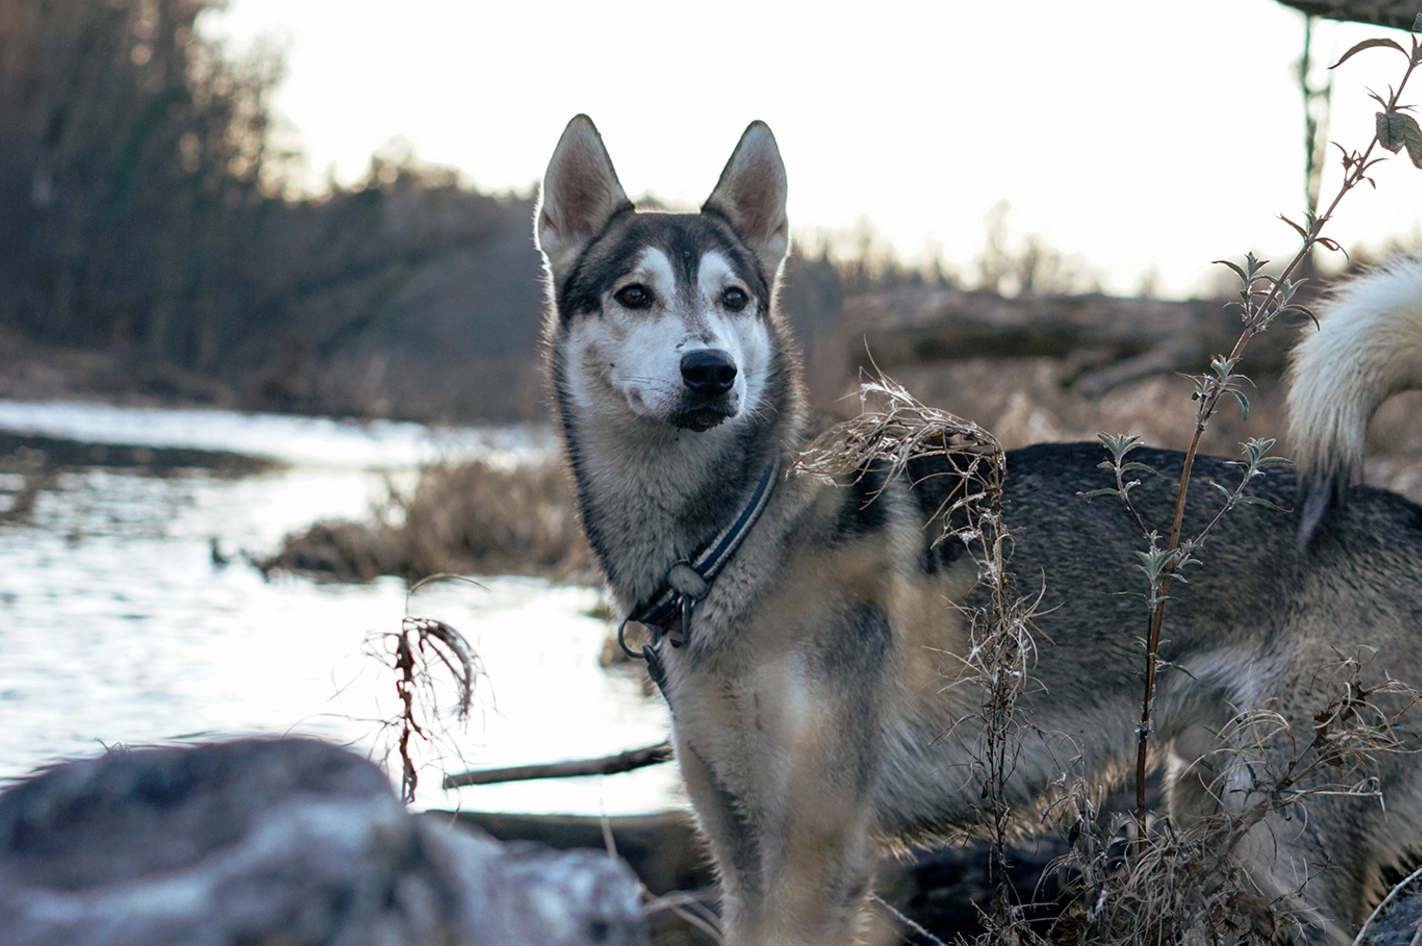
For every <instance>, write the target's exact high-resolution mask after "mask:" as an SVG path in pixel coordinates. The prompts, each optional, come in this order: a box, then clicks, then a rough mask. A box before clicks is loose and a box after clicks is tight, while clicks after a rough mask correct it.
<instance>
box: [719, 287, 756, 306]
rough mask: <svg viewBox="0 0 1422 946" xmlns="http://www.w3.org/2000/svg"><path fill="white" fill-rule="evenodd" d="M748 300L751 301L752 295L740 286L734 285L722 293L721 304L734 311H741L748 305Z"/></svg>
mask: <svg viewBox="0 0 1422 946" xmlns="http://www.w3.org/2000/svg"><path fill="white" fill-rule="evenodd" d="M747 302H750V296H749V295H747V294H746V291H745V290H744V289H742V288H741V287H740V286H732V287H730V288H729V289H727V290H726V291H725V292H723V293H721V305H723V306H725V307H726V308H728V309H730V310H731V311H732V312H739V311H741V310H742V309H744V308H745V307H746V303H747Z"/></svg>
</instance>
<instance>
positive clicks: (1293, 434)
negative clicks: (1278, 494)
mask: <svg viewBox="0 0 1422 946" xmlns="http://www.w3.org/2000/svg"><path fill="white" fill-rule="evenodd" d="M1290 362H1291V366H1290V372H1291V375H1292V378H1291V380H1290V385H1289V397H1288V406H1289V436H1290V441H1291V448H1292V450H1293V454H1294V462H1295V463H1296V464H1297V469H1298V475H1299V510H1300V512H1299V536H1298V540H1299V547H1300V548H1302V547H1304V546H1306V545H1307V544H1308V543H1309V540H1310V539H1312V538H1313V535H1314V533H1315V532H1316V531H1317V530H1318V526H1319V524H1320V523H1321V522H1322V521H1323V517H1324V515H1325V514H1326V513H1327V512H1328V510H1329V509H1330V508H1331V507H1332V506H1335V505H1336V506H1341V505H1343V503H1344V501H1345V499H1346V497H1347V493H1348V489H1349V487H1351V486H1353V485H1354V484H1355V483H1358V482H1360V481H1361V480H1362V478H1363V441H1364V438H1365V435H1366V434H1367V431H1368V422H1369V421H1370V420H1371V419H1372V416H1373V412H1374V411H1376V410H1377V409H1378V405H1380V404H1381V403H1382V402H1383V401H1385V400H1387V399H1388V398H1389V397H1390V396H1392V395H1394V394H1396V393H1398V392H1399V391H1406V390H1409V389H1412V388H1422V253H1419V254H1415V255H1412V256H1402V257H1398V258H1397V259H1394V260H1392V261H1391V262H1389V263H1387V264H1385V265H1383V266H1379V267H1378V268H1376V269H1374V270H1372V271H1371V272H1369V273H1367V274H1365V275H1363V276H1361V277H1359V278H1357V279H1354V280H1352V281H1350V282H1348V283H1345V284H1344V285H1343V286H1342V287H1340V288H1339V289H1338V290H1337V291H1336V292H1334V294H1333V296H1332V297H1331V298H1330V299H1329V301H1328V302H1327V303H1326V305H1325V306H1324V307H1323V309H1322V311H1321V312H1320V313H1319V329H1318V331H1316V332H1313V333H1312V334H1310V335H1308V336H1307V337H1306V338H1305V339H1304V340H1303V341H1302V342H1300V343H1299V344H1298V345H1297V346H1296V347H1295V348H1294V351H1293V354H1292V355H1291V357H1290Z"/></svg>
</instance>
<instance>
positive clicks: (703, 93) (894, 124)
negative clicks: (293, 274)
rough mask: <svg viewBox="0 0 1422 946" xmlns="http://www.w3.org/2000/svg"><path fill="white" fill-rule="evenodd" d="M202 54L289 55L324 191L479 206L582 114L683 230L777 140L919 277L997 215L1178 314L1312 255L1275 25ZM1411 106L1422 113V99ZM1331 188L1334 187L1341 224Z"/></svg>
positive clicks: (526, 179) (1362, 71) (834, 21)
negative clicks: (437, 168) (1257, 270)
mask: <svg viewBox="0 0 1422 946" xmlns="http://www.w3.org/2000/svg"><path fill="white" fill-rule="evenodd" d="M205 28H206V29H207V30H208V32H209V33H210V34H213V35H224V36H228V37H230V38H231V40H232V42H233V44H234V46H235V47H236V48H239V49H240V48H243V47H245V46H246V45H247V44H248V43H250V42H251V41H252V39H253V38H254V37H258V36H262V37H266V38H267V39H268V40H270V41H273V42H274V43H275V44H276V45H277V46H278V47H280V48H283V49H285V51H286V59H287V63H288V73H287V79H286V81H285V83H284V84H283V86H282V88H281V89H280V91H279V93H278V95H277V98H276V106H277V108H278V110H279V112H280V113H281V114H282V115H283V116H284V117H285V119H286V120H287V121H288V122H289V123H290V124H291V127H292V128H293V130H294V132H295V134H296V140H297V141H298V142H299V143H300V145H301V147H302V148H303V149H304V151H305V152H306V154H307V155H308V161H309V167H310V169H311V174H312V180H313V181H314V180H320V179H322V178H324V175H325V173H326V169H327V168H332V167H333V168H334V170H335V173H336V176H337V178H338V179H340V180H342V181H351V180H354V179H357V178H359V177H360V176H361V174H362V172H363V171H364V170H365V168H366V165H367V163H368V161H369V156H370V154H371V152H372V151H374V150H376V149H377V148H380V147H381V146H382V145H383V144H384V143H386V142H387V141H389V140H390V139H392V138H395V137H397V136H398V137H403V138H405V139H407V140H408V141H409V142H410V143H411V144H412V145H413V147H414V149H415V151H416V153H417V154H418V155H419V156H420V157H421V158H422V159H424V160H427V161H430V162H435V163H440V164H446V165H449V166H452V167H455V168H457V169H459V170H460V171H461V172H462V173H463V174H464V175H465V177H466V178H467V179H468V180H469V181H471V182H473V183H475V184H477V185H478V186H479V187H481V188H484V189H493V190H507V189H517V190H520V191H527V190H528V189H529V188H531V186H532V185H533V183H534V182H535V181H536V180H537V179H538V178H539V177H540V176H541V175H542V172H543V169H544V167H545V166H546V165H547V161H548V157H549V155H550V154H551V152H552V149H553V146H554V144H555V143H556V142H557V139H558V135H559V134H560V133H561V131H562V129H563V126H564V124H565V123H566V122H567V120H568V119H569V118H570V117H572V116H573V115H574V114H575V113H577V112H586V113H588V114H589V115H590V116H592V118H593V120H594V121H595V122H596V123H597V125H598V128H599V129H600V130H601V131H602V134H603V138H604V140H605V141H606V143H607V146H608V150H609V151H610V153H611V155H612V158H613V162H614V164H615V165H616V166H617V170H618V174H619V176H620V178H621V180H622V183H623V185H624V187H625V188H626V190H627V192H628V193H629V194H630V195H632V196H633V197H636V196H638V195H640V194H644V193H648V192H651V193H655V194H657V195H658V196H661V197H664V198H668V199H671V200H674V201H680V202H683V203H684V204H686V205H688V207H689V206H692V205H695V204H697V203H699V202H700V201H701V200H702V199H703V198H704V197H705V196H706V194H707V193H708V192H709V191H710V189H711V187H712V185H713V184H714V183H715V181H716V177H717V175H718V174H719V173H720V170H721V166H722V165H723V164H724V163H725V160H726V158H727V157H729V155H730V152H731V149H732V148H733V147H734V145H735V143H736V140H737V138H738V137H739V135H740V133H741V131H742V130H743V129H744V128H745V126H746V124H747V123H749V122H750V121H751V120H752V119H756V118H760V119H764V120H765V121H767V122H768V123H769V124H770V126H771V128H772V129H773V130H774V132H775V134H776V137H777V139H778V140H779V143H780V148H781V152H782V154H783V155H784V158H785V163H786V166H787V169H788V173H789V181H790V206H789V211H790V215H791V225H792V229H795V230H797V231H800V232H804V231H810V230H814V229H816V228H829V229H845V228H850V227H853V226H854V225H855V224H856V222H857V221H859V220H860V219H862V218H868V219H870V220H872V221H873V223H874V225H875V226H876V227H877V228H878V229H879V230H880V231H882V232H883V233H884V234H885V235H886V236H887V237H888V238H889V239H891V240H892V241H893V243H894V244H895V245H896V246H897V247H898V249H899V251H900V252H901V253H902V254H903V255H904V256H906V257H910V258H913V257H916V256H922V255H923V254H924V253H925V252H927V251H930V250H932V249H934V248H938V249H940V250H941V253H942V255H943V257H944V258H945V259H946V260H947V261H948V263H949V264H950V265H952V266H954V267H956V268H958V269H959V270H961V271H964V272H968V271H970V269H971V261H972V258H973V256H974V254H975V253H976V252H977V251H978V249H979V248H980V247H981V245H982V242H983V226H984V224H983V221H984V217H985V215H986V214H987V213H988V212H989V210H990V209H991V208H992V207H993V205H994V204H996V203H997V202H998V201H1000V200H1004V199H1005V200H1008V201H1010V202H1011V204H1012V212H1011V217H1010V228H1011V230H1012V231H1013V232H1014V233H1017V234H1019V235H1020V234H1026V233H1036V234H1040V235H1041V236H1042V237H1044V238H1045V239H1046V240H1047V241H1048V242H1049V243H1050V244H1051V245H1053V246H1055V247H1057V248H1058V249H1060V250H1062V251H1064V252H1067V253H1070V254H1075V255H1077V256H1079V257H1080V258H1081V259H1083V260H1084V261H1086V263H1088V264H1089V265H1090V266H1091V267H1093V268H1094V269H1096V270H1098V271H1099V272H1100V273H1101V276H1102V282H1103V285H1104V286H1105V288H1107V289H1108V290H1113V291H1118V292H1133V291H1135V290H1136V289H1137V288H1138V287H1139V286H1140V284H1141V279H1142V276H1143V275H1144V274H1145V273H1146V272H1148V271H1149V270H1151V269H1152V268H1154V269H1155V270H1156V271H1157V273H1158V275H1159V282H1158V288H1159V289H1160V290H1161V291H1164V292H1168V293H1175V294H1182V293H1188V292H1190V291H1191V290H1192V289H1198V288H1200V287H1201V286H1202V285H1203V284H1204V280H1206V279H1207V278H1209V276H1210V273H1209V271H1210V270H1211V267H1210V265H1209V263H1210V260H1213V259H1218V258H1220V257H1230V258H1238V257H1240V256H1242V255H1243V254H1244V252H1245V251H1246V250H1250V249H1253V250H1255V251H1259V252H1263V253H1265V254H1268V255H1272V256H1273V257H1274V258H1276V259H1279V258H1283V257H1284V256H1285V255H1287V254H1290V253H1292V251H1293V248H1294V245H1295V244H1294V242H1293V240H1292V238H1291V231H1289V229H1288V228H1287V227H1286V226H1285V225H1284V224H1283V223H1281V222H1279V220H1278V219H1277V216H1278V215H1279V214H1281V213H1284V214H1288V215H1289V216H1292V217H1295V218H1296V219H1297V218H1298V217H1299V216H1300V215H1301V208H1302V205H1303V198H1302V196H1301V195H1302V183H1301V179H1302V145H1301V141H1302V118H1301V109H1302V106H1301V102H1300V95H1299V92H1298V88H1297V82H1296V79H1295V78H1294V63H1295V62H1296V60H1297V58H1298V56H1299V53H1300V51H1301V48H1302V37H1303V18H1302V16H1301V15H1300V14H1298V13H1297V12H1295V11H1294V10H1292V9H1290V8H1287V7H1283V6H1281V5H1279V4H1277V3H1275V2H1274V0H1189V2H1180V3H1162V2H1158V0H1082V2H1076V3H1062V2H1060V0H1053V2H1046V0H1018V2H1016V3H1011V4H1009V3H984V2H981V0H975V2H972V3H967V2H959V0H945V2H937V3H929V2H909V0H878V2H873V3H863V2H859V3H853V4H851V3H840V2H827V0H821V2H819V3H815V4H810V3H800V4H791V3H775V2H773V0H718V2H717V3H715V4H696V3H673V2H666V0H663V2H630V0H610V2H592V0H541V2H518V3H513V2H503V3H490V2H478V0H400V2H394V0H385V2H376V0H230V4H229V8H228V11H227V12H226V13H223V14H217V15H212V16H211V18H210V19H209V20H208V21H207V22H206V24H205ZM1373 35H1389V36H1392V37H1393V38H1395V39H1397V40H1398V41H1399V42H1401V43H1403V44H1404V45H1406V43H1407V37H1406V34H1403V33H1399V32H1397V31H1388V30H1381V29H1377V28H1371V27H1362V26H1354V25H1340V24H1332V23H1323V24H1321V25H1320V26H1319V28H1318V29H1317V30H1316V31H1315V57H1316V58H1317V59H1320V60H1324V61H1325V62H1324V64H1325V65H1326V64H1329V63H1332V62H1333V61H1335V60H1336V59H1337V57H1338V56H1339V55H1340V54H1341V53H1342V52H1343V51H1344V50H1345V49H1347V48H1348V46H1350V45H1351V44H1353V43H1355V42H1357V41H1358V40H1360V39H1363V38H1366V37H1368V36H1373ZM1403 68H1404V60H1403V57H1402V56H1400V55H1398V54H1397V53H1395V52H1389V51H1383V50H1373V51H1369V52H1366V53H1364V54H1361V55H1359V56H1358V57H1356V58H1354V59H1352V60H1350V61H1349V62H1347V63H1345V64H1344V65H1343V66H1342V67H1341V68H1339V69H1338V70H1335V83H1334V99H1333V101H1334V108H1333V125H1332V128H1331V131H1330V138H1332V139H1333V140H1336V141H1339V142H1342V143H1344V144H1346V145H1348V146H1349V147H1356V148H1361V147H1363V146H1364V145H1365V144H1366V143H1367V141H1368V139H1369V138H1370V137H1371V135H1372V132H1373V124H1374V118H1373V113H1374V111H1375V110H1376V109H1375V107H1374V105H1373V103H1372V102H1371V101H1370V100H1368V99H1367V97H1366V90H1367V89H1368V88H1372V89H1375V90H1377V91H1378V92H1380V93H1382V94H1386V89H1387V86H1388V84H1389V83H1395V82H1396V81H1398V79H1399V78H1400V77H1401V75H1402V72H1403ZM1409 90H1410V92H1409V94H1408V95H1406V96H1404V101H1414V102H1418V103H1420V104H1422V75H1419V76H1417V77H1416V78H1415V79H1414V80H1413V84H1411V85H1409ZM1335 154H1336V151H1335ZM1332 160H1333V159H1331V158H1330V161H1331V162H1332ZM1339 176H1340V172H1339V170H1338V168H1337V165H1336V162H1333V163H1331V164H1330V166H1329V175H1328V177H1326V178H1325V186H1324V194H1325V201H1326V200H1327V199H1328V197H1329V196H1331V194H1332V193H1333V192H1334V191H1335V190H1336V183H1337V180H1338V178H1339ZM1374 177H1375V178H1376V180H1377V185H1378V186H1377V190H1376V191H1374V190H1372V189H1371V188H1367V187H1364V188H1362V189H1359V190H1358V191H1355V192H1354V193H1353V194H1352V195H1350V196H1349V197H1348V198H1346V199H1345V201H1344V203H1343V205H1342V208H1341V210H1340V212H1339V213H1338V215H1337V216H1336V218H1335V223H1334V224H1333V225H1332V226H1331V227H1330V229H1329V230H1328V231H1327V233H1328V234H1331V235H1332V236H1333V237H1335V238H1336V239H1338V240H1339V241H1340V242H1342V243H1343V244H1344V245H1345V246H1355V245H1358V244H1368V245H1373V246H1376V245H1379V244H1382V243H1383V242H1385V241H1387V240H1388V239H1390V238H1394V239H1403V240H1410V241H1411V242H1413V243H1419V242H1422V170H1418V169H1416V168H1414V167H1412V165H1411V163H1410V162H1409V161H1408V160H1407V157H1406V154H1405V153H1404V154H1403V155H1401V156H1399V157H1390V158H1389V159H1388V161H1387V162H1386V163H1385V164H1383V165H1381V166H1379V167H1378V168H1377V170H1376V173H1375V175H1374ZM1218 268H1219V267H1214V269H1218Z"/></svg>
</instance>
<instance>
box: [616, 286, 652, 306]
mask: <svg viewBox="0 0 1422 946" xmlns="http://www.w3.org/2000/svg"><path fill="white" fill-rule="evenodd" d="M612 298H614V299H616V300H617V301H618V302H619V303H621V304H622V305H623V306H625V307H626V308H628V309H645V308H647V307H648V306H649V305H651V304H652V290H650V289H648V288H647V287H646V286H644V285H642V284H641V283H638V282H634V283H631V284H630V285H626V286H623V287H622V288H621V289H619V290H617V291H616V292H615V293H613V294H612Z"/></svg>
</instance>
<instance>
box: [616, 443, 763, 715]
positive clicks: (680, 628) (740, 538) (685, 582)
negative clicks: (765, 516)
mask: <svg viewBox="0 0 1422 946" xmlns="http://www.w3.org/2000/svg"><path fill="white" fill-rule="evenodd" d="M779 478H780V457H779V456H778V455H777V456H776V457H775V459H773V460H772V461H771V462H770V465H769V466H767V467H766V468H765V472H764V473H762V474H761V475H760V482H759V483H757V484H756V487H755V491H754V492H753V493H751V495H750V498H749V499H748V500H746V504H745V505H744V506H742V507H741V511H740V514H739V515H737V516H736V517H735V518H734V519H732V520H731V522H730V523H728V524H727V525H726V527H725V528H724V529H722V530H721V531H720V532H718V533H717V534H716V535H715V537H714V538H712V539H711V540H710V541H709V542H707V543H705V544H704V545H702V546H701V550H700V551H699V552H697V553H696V554H695V555H693V556H691V557H690V558H686V559H682V560H681V561H679V562H677V563H676V564H675V565H673V566H672V567H671V569H670V570H669V571H668V572H667V576H666V578H665V579H663V581H662V584H661V586H660V587H659V588H658V589H657V590H656V591H655V592H653V593H652V597H651V601H650V603H648V604H647V605H645V606H643V607H639V608H633V609H632V613H631V614H630V615H628V616H627V619H626V620H624V621H623V622H622V625H621V627H619V628H618V629H617V643H618V644H619V645H621V647H622V649H623V651H624V652H626V654H627V655H628V656H629V657H633V658H639V659H643V660H646V661H647V669H648V671H649V672H650V673H651V674H652V679H654V680H656V681H657V685H658V686H663V682H664V677H663V674H662V668H661V661H660V660H659V659H658V658H657V651H658V650H659V649H660V648H661V645H662V639H663V638H664V637H670V638H671V641H672V646H674V647H679V646H681V644H682V643H683V642H684V640H685V635H687V634H688V633H689V632H690V630H691V627H690V623H691V609H692V606H693V605H694V604H695V603H696V602H697V601H699V600H701V599H702V598H704V597H705V596H706V594H707V592H708V591H710V588H711V582H712V581H713V580H714V579H715V577H716V575H717V574H718V573H719V572H720V571H721V569H722V568H723V567H724V566H725V564H726V563H727V562H728V561H730V559H731V556H733V555H735V554H736V549H738V548H740V546H741V543H742V542H744V541H745V538H746V536H747V535H749V534H750V530H751V529H752V528H753V527H754V526H755V524H756V520H758V519H759V518H760V514H761V513H762V512H764V511H765V507H766V505H767V504H768V503H769V502H770V494H771V493H772V492H774V490H775V483H776V481H777V480H779ZM631 621H635V622H637V623H638V624H644V625H646V626H647V628H648V629H649V631H650V632H651V634H652V643H651V644H647V645H643V647H642V650H641V652H640V653H638V652H637V651H634V650H633V649H632V648H630V647H628V646H627V642H626V640H624V638H623V632H624V631H625V630H626V627H627V624H628V622H631ZM663 689H665V687H664V686H663Z"/></svg>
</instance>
